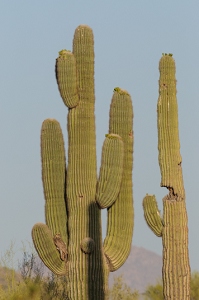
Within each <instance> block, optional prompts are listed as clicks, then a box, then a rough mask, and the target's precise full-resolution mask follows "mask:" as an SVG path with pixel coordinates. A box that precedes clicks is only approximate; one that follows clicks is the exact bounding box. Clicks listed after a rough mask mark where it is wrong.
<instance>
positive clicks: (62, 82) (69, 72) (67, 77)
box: [55, 50, 79, 108]
mask: <svg viewBox="0 0 199 300" xmlns="http://www.w3.org/2000/svg"><path fill="white" fill-rule="evenodd" d="M55 73H56V79H57V84H58V88H59V92H60V95H61V97H62V99H63V101H64V104H65V105H66V106H67V107H69V108H73V107H75V106H77V104H78V102H79V97H78V92H77V71H76V61H75V57H74V55H73V53H72V52H70V51H67V50H62V51H60V52H59V57H58V58H57V59H56V66H55Z"/></svg>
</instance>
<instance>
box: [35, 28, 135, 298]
mask: <svg viewBox="0 0 199 300" xmlns="http://www.w3.org/2000/svg"><path fill="white" fill-rule="evenodd" d="M56 78H57V83H58V88H59V91H60V94H61V97H62V99H63V102H64V103H65V105H66V106H67V107H68V126H67V128H68V166H67V171H66V162H65V151H64V142H63V136H62V131H61V129H60V125H59V123H58V122H57V121H56V120H54V119H53V120H52V119H47V120H45V121H44V122H43V125H42V130H41V156H42V179H43V186H44V196H45V203H46V204H45V216H46V224H42V223H37V224H36V225H35V226H34V227H33V229H32V238H33V242H34V245H35V248H36V250H37V252H38V254H39V256H40V258H41V259H42V261H43V262H44V263H45V265H46V266H47V267H48V268H49V269H50V270H52V271H53V272H54V273H55V274H58V275H66V277H67V289H68V297H69V299H72V300H75V299H78V300H80V299H81V300H84V299H85V300H87V299H96V300H98V299H100V300H102V299H106V295H107V289H108V283H107V281H108V274H109V272H110V271H115V270H117V269H118V268H119V267H120V266H121V265H122V264H123V263H124V262H125V260H126V259H127V257H128V255H129V252H130V248H131V242H132V231H133V203H132V154H133V132H132V119H133V110H132V101H131V97H130V95H129V94H128V93H127V92H126V91H124V90H122V89H120V88H115V89H114V93H113V98H112V103H111V108H110V121H109V133H108V134H107V135H106V138H105V141H104V144H103V149H102V160H101V168H100V174H99V178H98V180H97V171H96V141H95V116H94V102H95V95H94V41H93V33H92V30H91V29H90V28H89V27H88V26H84V25H81V26H79V27H78V28H77V29H76V31H75V34H74V39H73V52H70V51H66V50H62V51H60V53H59V57H58V58H57V60H56ZM101 208H107V209H108V224H107V235H106V238H105V240H104V242H102V229H101Z"/></svg>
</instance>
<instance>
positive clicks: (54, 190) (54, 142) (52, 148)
mask: <svg viewBox="0 0 199 300" xmlns="http://www.w3.org/2000/svg"><path fill="white" fill-rule="evenodd" d="M41 158H42V180H43V187H44V195H45V200H46V202H45V216H46V224H47V225H48V227H49V229H50V230H51V231H52V234H53V235H55V234H58V233H60V234H61V236H62V237H63V239H64V242H65V243H67V240H68V237H67V230H66V224H67V214H66V203H65V189H66V188H65V182H66V163H65V150H64V140H63V135H62V131H61V128H60V125H59V123H58V122H57V121H56V120H54V119H47V120H45V121H44V122H43V124H42V129H41Z"/></svg>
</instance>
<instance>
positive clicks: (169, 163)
mask: <svg viewBox="0 0 199 300" xmlns="http://www.w3.org/2000/svg"><path fill="white" fill-rule="evenodd" d="M159 70H160V79H159V99H158V105H157V113H158V122H157V125H158V150H159V165H160V171H161V186H162V187H166V188H167V189H168V191H169V194H168V195H166V196H165V197H164V198H163V217H162V218H161V216H160V213H159V210H158V207H157V202H156V199H155V196H150V195H146V197H145V198H144V200H143V208H144V216H145V219H146V222H147V224H148V225H149V227H150V228H151V229H152V231H153V232H154V233H155V234H156V235H157V236H161V237H162V244H163V271H162V274H163V293H164V299H166V300H171V299H172V300H174V299H175V300H188V299H190V266H189V253H188V225H187V212H186V205H185V190H184V184H183V176H182V166H181V163H182V158H181V155H180V142H179V133H178V105H177V98H176V78H175V61H174V59H173V57H172V55H171V54H169V55H167V54H164V55H163V56H162V58H161V59H160V63H159Z"/></svg>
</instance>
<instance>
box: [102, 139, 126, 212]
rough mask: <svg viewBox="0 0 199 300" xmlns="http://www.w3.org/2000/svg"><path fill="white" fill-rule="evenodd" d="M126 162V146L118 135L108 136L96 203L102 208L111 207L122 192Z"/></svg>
mask: <svg viewBox="0 0 199 300" xmlns="http://www.w3.org/2000/svg"><path fill="white" fill-rule="evenodd" d="M123 162H124V145H123V141H122V138H121V137H120V136H119V135H117V134H107V135H106V139H105V141H104V144H103V148H102V160H101V168H100V175H99V179H98V183H97V190H96V201H97V203H98V204H99V206H100V207H101V208H106V207H110V206H111V205H112V204H113V203H114V202H115V200H116V199H117V196H118V194H119V191H120V187H121V182H122V175H123Z"/></svg>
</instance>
